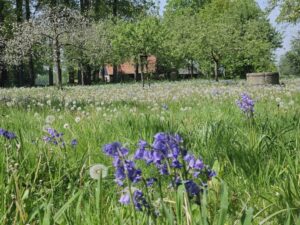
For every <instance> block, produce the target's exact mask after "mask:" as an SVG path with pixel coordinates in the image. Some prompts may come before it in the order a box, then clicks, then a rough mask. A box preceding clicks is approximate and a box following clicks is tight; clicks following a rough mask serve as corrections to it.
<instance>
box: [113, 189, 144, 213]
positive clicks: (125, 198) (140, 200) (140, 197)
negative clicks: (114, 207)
mask: <svg viewBox="0 0 300 225" xmlns="http://www.w3.org/2000/svg"><path fill="white" fill-rule="evenodd" d="M132 200H133V204H134V206H135V209H136V210H138V211H142V210H143V208H144V207H148V203H147V201H146V199H145V197H144V194H143V192H142V191H141V190H138V189H137V190H134V191H133V195H132ZM119 202H120V203H122V204H124V205H129V204H130V193H129V190H126V191H124V193H123V195H122V196H121V198H120V200H119Z"/></svg>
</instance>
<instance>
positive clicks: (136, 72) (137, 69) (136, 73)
mask: <svg viewBox="0 0 300 225" xmlns="http://www.w3.org/2000/svg"><path fill="white" fill-rule="evenodd" d="M138 74H139V64H138V63H136V64H135V70H134V80H135V82H136V81H137V77H138Z"/></svg>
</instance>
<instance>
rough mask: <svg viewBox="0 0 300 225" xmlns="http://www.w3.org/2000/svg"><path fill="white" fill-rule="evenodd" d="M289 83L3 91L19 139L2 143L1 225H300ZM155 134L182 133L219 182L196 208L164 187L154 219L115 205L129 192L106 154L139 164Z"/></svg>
mask: <svg viewBox="0 0 300 225" xmlns="http://www.w3.org/2000/svg"><path fill="white" fill-rule="evenodd" d="M284 83H285V85H284V86H266V87H265V86H255V87H253V86H247V85H245V84H243V83H242V82H220V83H219V84H215V83H212V82H209V81H201V80H193V81H182V82H172V83H168V82H162V83H153V84H152V85H151V86H150V87H146V88H144V89H143V88H142V87H141V85H140V84H123V85H121V84H120V85H119V84H116V85H102V86H91V87H65V89H64V90H62V91H58V90H57V89H55V88H32V89H28V88H21V89H1V90H0V128H3V129H6V130H9V131H12V132H15V133H16V136H17V138H16V139H13V140H6V139H5V138H4V137H0V146H1V147H0V148H1V151H0V160H1V163H0V224H31V225H32V224H205V225H208V224H218V225H221V224H244V225H247V224H272V225H273V224H274V225H276V224H278V225H281V224H285V225H288V224H290V225H292V224H297V225H299V224H300V162H299V160H300V80H299V79H290V80H286V81H284ZM242 93H248V94H249V95H250V96H251V97H252V98H253V99H254V100H255V112H254V118H253V119H250V118H247V116H245V115H244V114H243V113H242V112H241V110H240V109H239V107H238V106H237V105H236V100H237V99H238V98H239V97H240V95H241V94H242ZM47 127H52V128H54V129H56V130H58V131H59V132H63V133H64V140H65V142H66V147H65V148H60V147H58V146H55V145H50V144H49V143H45V142H44V141H43V139H42V138H43V136H45V135H46V132H45V128H47ZM157 132H168V133H179V134H180V135H181V136H182V137H183V139H184V145H185V146H186V148H187V149H189V150H190V151H192V152H193V153H195V154H197V155H201V156H202V158H203V160H204V162H205V163H206V164H208V165H210V166H211V167H213V169H214V170H215V171H216V173H217V176H216V177H215V178H213V180H212V181H211V182H210V183H209V186H208V190H207V192H205V193H204V194H203V196H202V198H203V199H202V201H201V204H200V205H197V204H190V205H187V204H186V203H185V201H186V200H187V198H186V196H185V195H184V194H182V193H181V192H180V190H178V191H171V190H169V189H168V188H165V189H164V190H163V192H164V198H163V200H162V199H160V200H159V198H158V199H157V202H156V203H155V204H156V205H157V208H158V210H160V214H159V216H158V217H157V218H156V219H153V218H149V217H148V216H147V214H146V213H144V212H136V211H135V210H133V209H132V207H130V206H123V205H121V204H120V203H119V202H118V200H119V198H120V191H121V189H120V188H119V187H117V186H116V184H115V182H114V177H113V174H114V168H113V167H112V166H111V163H112V162H111V159H110V158H108V157H107V156H105V155H104V154H103V152H102V150H101V149H102V146H103V145H105V144H107V143H110V142H113V141H119V142H121V143H123V144H124V145H125V146H127V147H128V148H129V149H130V150H131V152H130V154H132V153H133V152H134V151H135V150H136V149H137V145H136V144H137V142H138V141H139V140H140V139H144V140H147V141H149V142H150V143H151V142H152V140H153V136H154V135H155V134H156V133H157ZM73 139H76V140H77V141H78V145H77V146H76V147H71V145H70V142H71V140H73ZM97 163H101V164H104V165H106V166H108V167H109V175H108V176H107V177H105V178H103V179H101V180H99V181H97V180H93V179H91V178H90V175H89V168H90V167H91V166H92V165H94V164H97ZM139 166H140V167H141V168H143V170H145V171H147V167H146V166H145V165H143V164H141V165H139ZM187 206H189V207H187Z"/></svg>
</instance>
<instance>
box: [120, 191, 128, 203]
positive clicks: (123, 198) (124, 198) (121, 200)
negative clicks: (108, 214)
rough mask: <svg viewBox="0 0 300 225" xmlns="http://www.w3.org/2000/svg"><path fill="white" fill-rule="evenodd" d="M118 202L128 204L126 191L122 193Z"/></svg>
mask: <svg viewBox="0 0 300 225" xmlns="http://www.w3.org/2000/svg"><path fill="white" fill-rule="evenodd" d="M119 202H120V203H122V204H124V205H129V203H130V195H129V193H128V192H126V193H124V194H123V195H122V196H121V198H120V200H119Z"/></svg>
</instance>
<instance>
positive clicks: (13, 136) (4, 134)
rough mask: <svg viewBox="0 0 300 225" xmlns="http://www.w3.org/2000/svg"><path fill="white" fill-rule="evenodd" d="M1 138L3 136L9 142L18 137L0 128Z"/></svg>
mask: <svg viewBox="0 0 300 225" xmlns="http://www.w3.org/2000/svg"><path fill="white" fill-rule="evenodd" d="M0 136H3V137H5V138H6V139H8V140H11V139H14V138H16V137H17V136H16V134H15V133H13V132H10V131H7V130H5V129H3V128H0Z"/></svg>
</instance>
